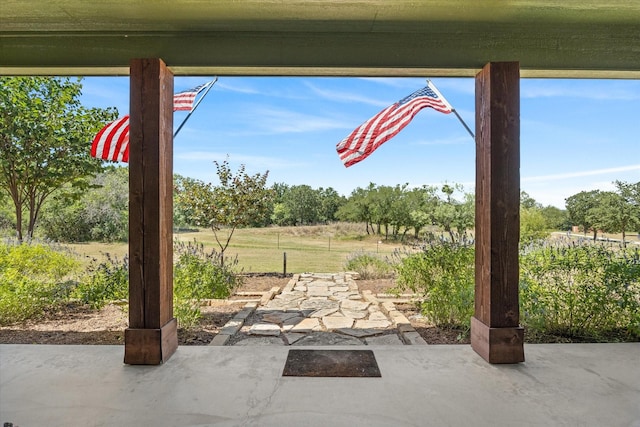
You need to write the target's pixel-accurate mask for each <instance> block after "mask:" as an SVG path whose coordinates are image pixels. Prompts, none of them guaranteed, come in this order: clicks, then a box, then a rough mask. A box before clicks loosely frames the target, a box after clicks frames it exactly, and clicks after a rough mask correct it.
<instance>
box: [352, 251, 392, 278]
mask: <svg viewBox="0 0 640 427" xmlns="http://www.w3.org/2000/svg"><path fill="white" fill-rule="evenodd" d="M345 269H346V270H347V271H355V272H357V273H358V274H359V275H360V278H361V279H364V280H367V279H384V278H387V277H391V276H392V275H393V266H392V265H391V263H389V261H387V260H385V259H384V258H381V257H380V256H378V255H376V254H373V253H367V252H357V253H354V254H350V255H349V256H348V257H347V260H346V262H345Z"/></svg>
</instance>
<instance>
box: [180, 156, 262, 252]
mask: <svg viewBox="0 0 640 427" xmlns="http://www.w3.org/2000/svg"><path fill="white" fill-rule="evenodd" d="M213 163H214V164H215V165H216V173H217V175H218V179H219V180H220V184H219V185H218V186H213V185H212V184H210V183H209V184H205V183H204V182H202V181H198V180H184V182H183V185H184V188H183V189H182V190H181V191H179V192H178V194H177V199H178V202H179V203H180V204H181V205H183V206H184V211H185V212H186V214H185V215H186V217H187V218H188V221H191V222H193V223H195V224H196V225H199V226H209V227H211V230H213V233H214V236H215V239H216V242H217V243H218V246H219V247H220V262H221V264H224V252H225V251H226V249H227V247H228V246H229V242H230V241H231V238H232V237H233V233H234V231H235V230H236V228H238V227H246V226H251V225H254V224H256V223H257V222H261V221H263V219H264V218H265V217H267V213H268V212H269V209H270V207H271V205H272V202H273V190H272V189H269V188H267V187H266V181H267V176H268V174H269V171H267V172H265V173H262V174H260V173H258V174H255V175H248V174H247V173H246V172H245V166H244V165H240V167H239V169H238V172H237V173H236V174H234V173H233V172H232V171H231V168H230V167H229V162H228V160H225V161H223V162H222V163H219V162H217V161H215V162H213ZM223 229H224V230H226V232H227V233H226V237H223V236H222V234H221V232H222V230H223Z"/></svg>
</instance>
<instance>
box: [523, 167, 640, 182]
mask: <svg viewBox="0 0 640 427" xmlns="http://www.w3.org/2000/svg"><path fill="white" fill-rule="evenodd" d="M634 170H640V165H629V166H618V167H615V168H606V169H592V170H587V171H578V172H564V173H558V174H551V175H539V176H530V177H524V178H522V182H547V181H558V180H563V179H571V178H580V177H585V176H594V175H606V174H613V173H620V172H629V171H634Z"/></svg>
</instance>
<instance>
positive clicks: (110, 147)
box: [91, 80, 215, 162]
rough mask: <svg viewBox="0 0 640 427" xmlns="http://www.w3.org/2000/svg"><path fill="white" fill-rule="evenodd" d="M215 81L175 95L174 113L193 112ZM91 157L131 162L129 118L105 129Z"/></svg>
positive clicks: (95, 142)
mask: <svg viewBox="0 0 640 427" xmlns="http://www.w3.org/2000/svg"><path fill="white" fill-rule="evenodd" d="M214 81H215V80H213V81H210V82H207V83H205V84H202V85H200V86H197V87H194V88H193V89H189V90H185V91H184V92H180V93H176V94H175V95H173V111H191V110H192V109H193V102H194V101H195V99H196V96H197V95H198V94H199V93H200V92H202V91H203V90H204V89H206V88H207V87H208V86H210V85H212V84H213V83H214ZM91 156H92V157H97V158H100V159H102V160H110V161H114V162H128V161H129V116H128V115H127V116H124V117H121V118H119V119H118V120H116V121H114V122H111V123H109V124H108V125H106V126H105V127H103V128H102V129H101V130H100V132H98V134H97V135H96V136H95V138H93V142H92V143H91Z"/></svg>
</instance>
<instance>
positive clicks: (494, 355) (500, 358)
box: [471, 317, 524, 363]
mask: <svg viewBox="0 0 640 427" xmlns="http://www.w3.org/2000/svg"><path fill="white" fill-rule="evenodd" d="M471 348H473V349H474V350H475V352H476V353H478V354H479V355H480V356H481V357H482V358H483V359H484V360H486V361H487V362H489V363H520V362H524V328H522V327H511V328H491V327H489V326H487V325H485V324H484V323H482V321H480V320H478V319H477V318H476V317H472V318H471Z"/></svg>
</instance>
